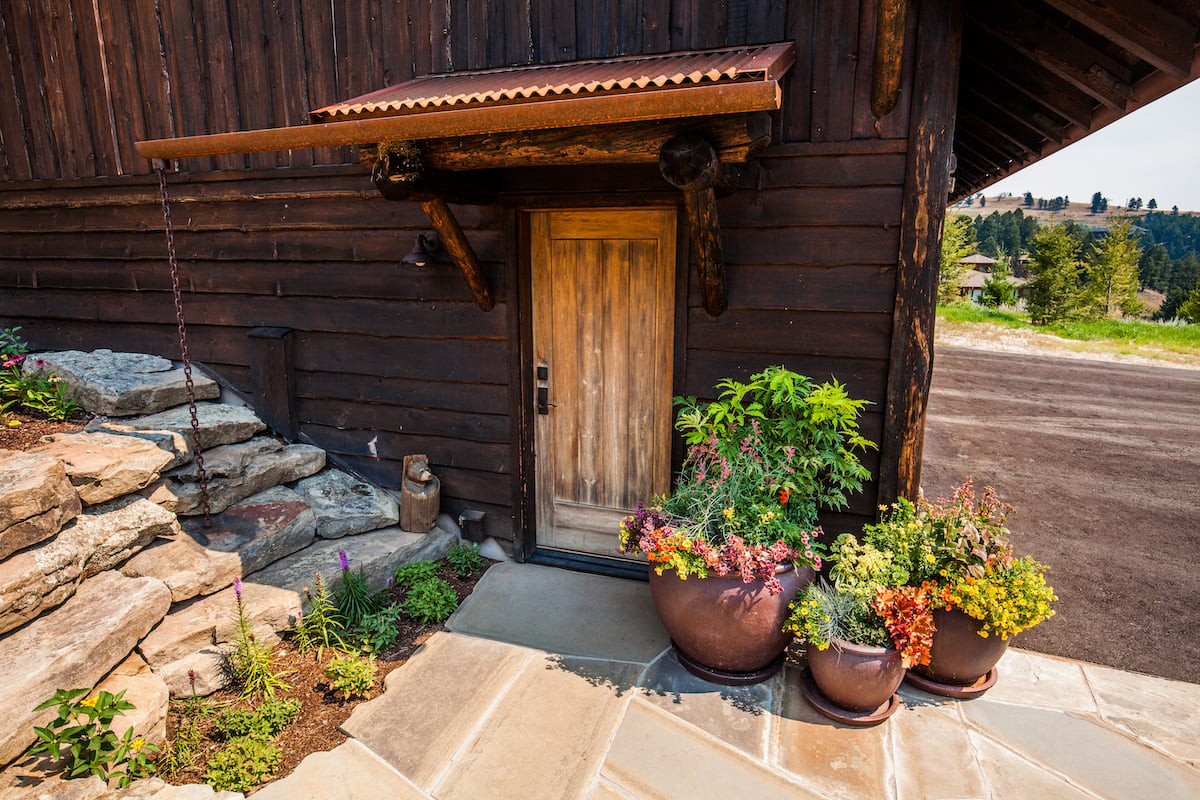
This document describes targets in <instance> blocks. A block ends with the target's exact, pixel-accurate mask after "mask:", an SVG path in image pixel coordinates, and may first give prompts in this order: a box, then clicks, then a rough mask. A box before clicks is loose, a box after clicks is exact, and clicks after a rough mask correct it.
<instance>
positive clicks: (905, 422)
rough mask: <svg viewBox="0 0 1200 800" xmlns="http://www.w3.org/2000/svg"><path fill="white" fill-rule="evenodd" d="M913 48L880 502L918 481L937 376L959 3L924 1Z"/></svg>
mask: <svg viewBox="0 0 1200 800" xmlns="http://www.w3.org/2000/svg"><path fill="white" fill-rule="evenodd" d="M916 48H917V64H916V70H915V75H914V92H913V105H912V110H911V111H910V112H909V119H910V120H911V121H910V124H909V134H908V146H909V150H908V169H907V170H906V172H905V174H906V176H907V177H906V179H905V183H904V206H903V211H902V221H901V226H900V254H899V262H900V263H899V269H898V270H897V273H896V306H895V311H894V312H893V317H892V351H891V359H890V361H889V362H888V388H887V401H886V405H885V408H884V427H883V442H882V443H881V445H880V467H879V498H878V499H879V502H880V503H882V504H887V503H890V502H892V501H893V500H895V499H896V498H897V497H906V498H909V499H915V498H916V497H917V494H918V492H919V491H920V486H921V453H922V449H923V445H924V437H925V410H926V408H927V406H928V403H929V384H930V380H931V379H932V376H933V325H934V318H935V314H934V312H935V308H936V303H937V287H938V266H939V261H940V260H941V259H940V254H941V239H942V224H943V222H944V220H945V213H946V195H947V189H948V188H949V183H950V153H951V146H952V143H953V141H954V126H955V99H956V95H957V90H958V66H959V53H960V50H961V48H962V9H961V6H960V5H959V0H923V2H922V3H921V6H920V17H919V19H918V22H917V42H916Z"/></svg>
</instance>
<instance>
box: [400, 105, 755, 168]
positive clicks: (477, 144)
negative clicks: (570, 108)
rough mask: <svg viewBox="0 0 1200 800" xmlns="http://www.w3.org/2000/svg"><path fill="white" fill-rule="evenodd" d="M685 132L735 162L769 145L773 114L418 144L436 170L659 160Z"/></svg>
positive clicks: (442, 140) (603, 126)
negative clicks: (672, 140) (664, 149)
mask: <svg viewBox="0 0 1200 800" xmlns="http://www.w3.org/2000/svg"><path fill="white" fill-rule="evenodd" d="M684 130H688V131H694V132H696V133H698V134H700V135H702V136H704V137H706V138H707V139H709V140H710V141H711V142H712V143H713V146H714V147H716V149H717V154H718V155H719V156H720V158H721V161H722V162H724V163H738V162H743V161H745V160H746V159H747V158H749V157H750V156H751V155H753V154H754V153H756V152H757V151H759V150H761V149H762V148H764V147H766V146H767V145H768V144H770V142H771V115H770V114H768V113H767V112H765V111H759V112H754V113H752V114H727V115H724V116H720V117H710V118H707V119H687V120H655V121H653V122H635V123H628V124H623V125H595V126H588V127H584V128H559V129H557V130H549V131H520V132H518V133H505V134H490V135H487V136H459V137H454V138H449V139H425V140H422V141H421V142H419V143H418V145H417V146H418V147H419V148H420V150H421V154H422V156H423V159H424V163H425V164H427V165H428V166H429V167H430V168H432V169H438V170H474V169H503V168H506V167H546V166H568V165H576V164H657V163H658V154H659V152H660V151H661V149H662V146H663V144H664V143H665V142H666V141H667V140H668V139H670V138H671V137H672V136H675V135H676V134H678V133H680V132H681V131H684Z"/></svg>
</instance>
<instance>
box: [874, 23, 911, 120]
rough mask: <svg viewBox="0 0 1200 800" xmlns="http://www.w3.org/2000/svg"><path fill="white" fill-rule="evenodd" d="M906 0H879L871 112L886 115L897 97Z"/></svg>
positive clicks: (901, 60) (901, 70)
mask: <svg viewBox="0 0 1200 800" xmlns="http://www.w3.org/2000/svg"><path fill="white" fill-rule="evenodd" d="M907 17H908V0H880V1H879V10H878V14H877V20H876V23H875V72H874V74H873V75H872V76H871V113H872V114H873V115H874V116H875V118H876V119H881V118H883V117H886V116H887V115H888V114H890V113H892V109H894V108H895V107H896V101H897V100H898V99H899V98H900V78H901V74H902V73H903V68H904V33H905V27H906V19H907Z"/></svg>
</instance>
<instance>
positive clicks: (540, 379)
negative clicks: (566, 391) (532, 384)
mask: <svg viewBox="0 0 1200 800" xmlns="http://www.w3.org/2000/svg"><path fill="white" fill-rule="evenodd" d="M549 384H550V367H549V365H547V364H538V368H537V413H539V414H549V413H550V409H552V408H554V407H555V405H554V403H551V402H550V385H549Z"/></svg>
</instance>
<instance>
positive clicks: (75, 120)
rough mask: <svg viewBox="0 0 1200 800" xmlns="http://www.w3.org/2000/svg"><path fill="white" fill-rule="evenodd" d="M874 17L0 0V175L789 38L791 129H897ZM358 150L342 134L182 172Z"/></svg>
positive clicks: (780, 7) (821, 6) (704, 1)
mask: <svg viewBox="0 0 1200 800" xmlns="http://www.w3.org/2000/svg"><path fill="white" fill-rule="evenodd" d="M874 17H875V0H862V2H861V4H860V3H855V2H852V0H791V1H790V2H780V1H778V0H775V1H773V2H749V0H746V1H745V2H732V3H731V2H728V0H638V2H634V0H595V1H594V2H587V3H583V2H578V0H503V1H502V2H487V3H479V2H465V0H437V1H436V2H427V0H410V1H409V2H397V0H346V2H336V3H312V2H305V0H203V2H201V0H172V2H166V0H132V1H130V0H125V1H124V2H122V1H121V0H95V2H94V3H93V2H89V1H88V0H53V2H34V0H14V2H11V3H4V4H3V5H2V6H0V108H2V109H4V113H3V115H2V116H3V119H2V120H0V180H18V181H20V180H29V179H39V178H76V177H88V176H97V175H128V174H141V173H146V172H148V171H149V165H148V164H147V163H146V162H145V161H144V160H143V159H141V158H139V157H138V156H137V155H136V153H134V152H133V142H134V141H137V140H139V139H147V138H162V137H166V136H189V135H197V134H204V133H219V132H224V131H233V130H246V129H252V128H266V127H277V126H283V125H297V124H301V123H303V122H304V121H305V119H306V117H307V112H308V111H309V110H310V109H313V108H319V107H321V106H323V105H326V104H329V103H332V102H335V101H337V100H339V99H345V98H348V97H353V96H356V95H359V94H363V93H365V92H368V91H371V90H374V89H378V88H381V87H383V86H386V85H389V84H392V83H397V82H400V81H403V80H407V79H409V78H411V77H413V76H415V75H423V74H427V73H431V72H439V71H445V70H460V69H477V68H482V67H497V66H505V65H515V64H526V63H534V62H539V61H563V60H569V59H573V58H600V57H611V56H619V55H628V54H633V53H651V52H665V51H669V50H683V49H694V48H708V47H723V46H726V45H740V44H760V43H766V42H778V41H785V40H788V39H791V38H794V39H795V40H796V46H797V56H798V58H797V63H796V65H795V67H794V68H793V69H792V71H791V73H790V75H789V76H788V77H787V79H786V81H785V85H784V89H785V95H786V103H785V109H786V111H785V116H784V119H783V121H782V133H783V135H784V138H785V139H786V140H788V141H844V140H847V139H850V138H863V139H876V138H881V137H882V138H895V137H903V136H904V135H905V133H906V131H907V107H908V102H907V89H906V94H905V96H902V97H901V100H900V102H899V103H898V104H897V110H896V111H895V112H893V113H892V114H890V115H888V116H887V117H886V118H884V119H882V120H879V121H876V120H875V119H874V118H873V117H872V116H871V114H870V108H869V98H870V75H871V70H872V61H873V58H874V47H873V37H874V30H875V28H874ZM909 61H911V58H910V59H909ZM909 69H911V67H909ZM905 85H906V86H907V81H906V83H905ZM353 158H354V155H353V153H352V152H351V150H350V149H349V148H344V147H343V148H325V149H322V150H317V151H312V150H304V151H295V152H291V153H288V152H284V153H259V154H254V155H248V156H221V157H218V158H215V159H210V158H204V159H189V160H188V161H187V162H186V163H185V164H183V165H182V167H183V168H184V169H185V170H188V171H209V170H213V169H245V168H253V169H259V168H269V167H275V166H305V165H308V164H313V163H316V164H338V163H349V162H351V161H352V160H353Z"/></svg>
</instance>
